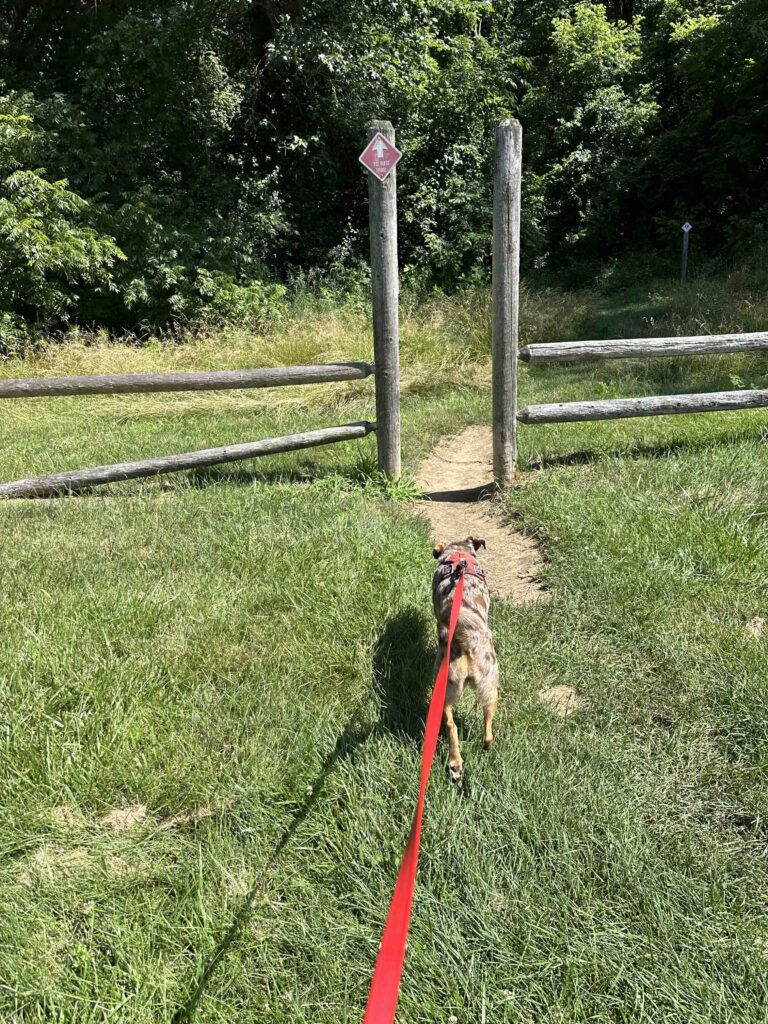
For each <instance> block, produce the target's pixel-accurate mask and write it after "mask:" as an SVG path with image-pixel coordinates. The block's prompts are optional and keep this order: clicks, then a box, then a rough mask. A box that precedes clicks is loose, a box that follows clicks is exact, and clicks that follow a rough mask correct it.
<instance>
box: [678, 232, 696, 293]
mask: <svg viewBox="0 0 768 1024" xmlns="http://www.w3.org/2000/svg"><path fill="white" fill-rule="evenodd" d="M692 227H693V224H690V223H689V222H688V221H686V222H685V224H683V262H682V264H681V266H680V280H681V281H685V280H687V278H688V235H689V234H690V232H691V228H692Z"/></svg>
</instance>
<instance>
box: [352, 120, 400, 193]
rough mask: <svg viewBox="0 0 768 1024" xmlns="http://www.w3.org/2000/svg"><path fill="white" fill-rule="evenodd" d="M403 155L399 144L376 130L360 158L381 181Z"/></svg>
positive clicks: (364, 165)
mask: <svg viewBox="0 0 768 1024" xmlns="http://www.w3.org/2000/svg"><path fill="white" fill-rule="evenodd" d="M402 155H403V154H402V153H401V152H400V150H399V149H398V148H397V146H393V145H392V143H391V142H388V141H387V140H386V139H385V138H384V136H383V135H382V134H381V132H376V134H375V135H374V136H373V138H372V139H371V141H370V142H369V143H368V145H367V146H366V147H365V149H364V150H363V152H362V153H361V154H360V156H359V157H358V160H359V161H360V163H361V164H362V165H363V167H367V168H368V170H369V171H370V172H371V174H375V175H376V177H377V178H378V179H379V181H384V179H385V178H386V177H387V175H388V174H389V173H390V172H391V170H392V168H393V167H394V166H395V164H396V163H397V161H398V160H399V159H400V157H401V156H402Z"/></svg>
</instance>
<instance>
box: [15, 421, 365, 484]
mask: <svg viewBox="0 0 768 1024" xmlns="http://www.w3.org/2000/svg"><path fill="white" fill-rule="evenodd" d="M375 429H376V424H375V423H368V422H367V421H363V422H361V423H347V424H345V425H344V426H341V427H325V428H323V429H321V430H309V431H307V432H306V433H303V434H287V435H286V436H285V437H270V438H267V439H265V440H264V441H249V442H247V443H245V444H230V445H225V446H224V447H222V448H205V449H203V450H202V451H197V452H186V453H185V454H183V455H165V456H161V457H159V458H155V459H143V460H142V461H140V462H119V463H117V464H115V465H113V466H91V467H90V468H89V469H76V470H72V471H70V472H65V473H52V474H50V475H49V476H38V477H31V478H30V479H28V480H14V481H13V483H8V484H0V498H45V497H52V496H54V495H57V494H73V493H76V492H77V491H83V490H87V489H89V488H90V487H93V486H95V485H96V484H109V483H115V482H117V481H121V480H133V479H135V478H137V477H147V476H157V475H158V474H160V473H178V472H180V471H181V470H184V469H204V468H206V467H208V466H217V465H221V464H223V463H227V462H238V461H241V460H243V459H255V458H258V457H260V456H262V455H277V454H279V453H280V452H295V451H299V450H300V449H302V448H315V447H317V446H318V445H323V444H333V443H334V442H336V441H351V440H354V439H355V438H357V437H366V436H367V435H368V434H370V432H371V431H372V430H375Z"/></svg>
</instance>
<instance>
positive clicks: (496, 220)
mask: <svg viewBox="0 0 768 1024" xmlns="http://www.w3.org/2000/svg"><path fill="white" fill-rule="evenodd" d="M522 155H523V129H522V127H521V126H520V122H519V121H516V120H515V119H514V118H509V119H508V120H506V121H501V122H500V123H499V124H498V125H497V127H496V148H495V153H494V174H493V286H492V291H493V475H494V478H495V479H496V482H497V483H498V484H499V485H500V486H501V487H507V486H509V484H511V483H512V481H513V480H514V477H515V468H516V463H517V419H516V416H517V325H518V306H519V301H520V280H519V274H520V175H521V171H522Z"/></svg>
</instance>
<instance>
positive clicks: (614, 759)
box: [0, 275, 768, 1024]
mask: <svg viewBox="0 0 768 1024" xmlns="http://www.w3.org/2000/svg"><path fill="white" fill-rule="evenodd" d="M764 284H765V282H764V281H762V280H760V279H758V278H756V277H749V276H745V275H741V276H739V275H736V276H735V277H733V278H732V279H731V280H730V281H722V282H716V281H713V282H707V283H705V284H696V283H693V284H692V285H690V286H689V287H688V288H682V287H680V286H678V285H674V284H671V283H669V282H658V283H656V284H655V285H654V286H653V287H651V288H646V289H644V290H643V289H641V288H639V287H637V288H635V289H633V290H630V291H628V292H626V293H623V294H621V295H617V296H615V297H613V298H607V297H605V296H601V295H599V294H596V293H587V292H584V293H578V294H561V293H557V292H554V291H551V292H543V293H542V292H529V293H528V294H527V295H526V308H525V311H524V316H523V335H524V340H526V341H534V340H555V339H557V338H568V337H571V338H575V337H596V336H597V337H599V336H603V337H604V336H612V335H613V336H615V335H618V334H623V335H625V336H634V335H636V334H667V333H675V332H679V333H686V332H689V331H698V330H699V329H701V330H716V329H718V328H721V327H722V328H723V329H729V328H730V329H743V330H750V329H753V330H754V329H757V328H758V327H761V326H764V325H765V323H766V322H767V321H768V300H766V299H765V289H764ZM488 335H489V316H488V306H487V298H486V297H485V296H484V295H482V294H479V293H478V294H476V295H470V296H464V297H462V298H458V299H452V300H445V299H438V298H436V299H435V300H434V301H433V302H430V303H426V304H425V305H423V306H420V307H418V308H414V309H410V310H407V312H406V315H405V317H404V325H403V376H404V401H403V427H404V435H405V436H404V450H405V456H406V461H407V463H408V464H409V465H411V466H413V465H414V464H415V462H416V461H417V460H418V458H419V456H420V455H421V454H422V453H423V452H424V451H426V450H428V449H429V448H430V447H431V446H432V445H433V444H436V443H439V439H440V437H441V436H442V435H443V434H446V433H453V432H456V431H457V430H459V429H460V428H461V427H462V426H464V425H465V424H467V423H471V422H485V421H487V419H488V415H489V413H488V408H489V398H490V391H489V387H490V374H489V362H488V345H489V341H488ZM88 341H89V339H81V341H79V342H78V341H75V342H73V343H71V344H69V345H66V346H61V347H50V348H49V349H48V350H46V351H44V352H41V353H39V354H38V355H37V356H35V357H34V358H33V359H30V360H27V361H25V362H22V361H18V360H17V361H13V360H9V361H7V362H6V364H4V365H3V366H2V368H1V369H0V372H2V374H3V375H6V376H26V375H33V374H43V373H44V374H60V373H73V372H85V373H87V372H99V371H106V370H114V371H123V372H131V371H141V370H149V369H158V368H179V369H182V368H194V367H209V366H246V365H266V364H267V363H273V364H278V363H282V362H299V361H311V360H316V359H317V360H323V359H326V358H365V357H366V356H367V355H368V353H369V335H368V325H367V320H366V317H365V315H364V313H363V312H361V311H360V310H357V309H354V308H347V309H336V308H324V307H322V306H314V307H311V308H307V309H305V310H299V311H298V312H297V313H296V314H295V315H294V316H293V317H287V318H286V321H285V322H284V323H282V324H281V325H279V326H278V327H276V328H275V330H274V331H272V332H270V334H268V335H265V336H264V337H252V336H249V335H247V334H245V333H242V332H236V331H232V332H229V333H227V334H226V335H225V336H224V337H223V338H200V339H198V340H197V341H195V342H193V343H190V344H189V345H187V346H179V347H168V346H164V345H162V344H159V343H157V344H154V345H151V346H150V347H149V348H145V349H139V348H130V347H127V346H122V345H109V344H104V343H96V344H92V343H88ZM731 378H735V379H736V383H733V381H732V379H731ZM765 380H766V363H765V361H764V360H762V359H760V358H751V359H749V360H745V359H733V358H729V359H726V358H723V359H719V358H718V359H706V360H705V359H699V360H693V359H692V360H687V361H683V362H673V363H669V362H664V363H662V362H659V363H654V364H642V363H623V364H611V363H603V364H600V363H597V364H594V365H592V366H580V367H578V368H563V367H561V368H556V369H550V370H545V371H542V370H539V369H536V370H531V371H529V370H524V371H523V378H522V381H521V387H522V392H523V394H522V399H523V401H543V400H550V401H554V400H557V399H567V398H571V397H573V398H575V397H584V398H586V397H589V396H594V395H624V394H627V395H630V394H642V393H654V392H657V393H664V392H669V391H687V390H710V389H712V390H715V389H718V388H720V387H732V386H758V385H762V386H765ZM371 409H372V390H371V386H370V383H363V384H358V385H351V384H350V385H345V384H338V385H334V386H333V387H326V388H311V389H310V388H304V389H297V390H295V391H294V390H292V389H287V390H284V391H274V392H252V393H247V392H244V393H222V394H220V395H212V394H211V395H173V396H136V397H120V398H81V399H56V400H46V401H29V402H21V401H20V402H12V403H11V402H9V403H6V404H5V405H4V407H3V410H2V411H3V419H2V422H0V439H1V440H2V445H1V448H0V478H2V479H6V480H7V479H12V478H14V477H16V476H23V475H31V474H33V473H38V472H47V471H52V470H55V469H61V468H64V467H66V466H78V465H85V464H93V463H98V462H105V461H112V460H118V459H124V458H139V457H142V456H144V455H147V456H148V455H151V454H155V453H168V452H174V451H180V450H187V449H191V448H196V447H206V446H209V445H211V444H223V443H226V442H227V441H235V440H245V439H248V438H258V437H263V436H267V435H270V434H274V433H281V432H287V431H289V430H298V429H304V428H308V427H311V426H314V425H321V424H326V423H328V424H330V423H335V422H345V421H348V420H355V419H359V418H363V417H365V416H368V415H369V414H370V412H371ZM767 426H768V417H767V416H766V414H765V413H764V412H747V413H727V414H720V415H718V416H709V417H704V416H700V417H668V418H665V419H648V420H637V421H624V422H615V423H608V424H580V425H579V424H577V425H562V426H552V427H538V428H527V429H525V428H524V429H523V431H522V437H521V442H522V455H521V465H522V474H521V479H522V482H523V486H522V487H520V488H519V489H516V490H514V491H512V492H511V493H510V494H509V495H508V496H507V498H506V501H505V507H506V512H507V514H508V515H509V516H510V517H512V518H514V519H515V520H516V521H517V522H518V523H519V525H520V527H521V528H522V529H526V530H529V531H535V532H536V533H537V534H538V536H539V537H540V538H541V540H542V543H543V545H544V547H545V551H546V554H547V558H548V562H547V569H546V580H547V584H548V586H549V589H550V592H551V599H550V600H549V602H548V603H546V604H543V605H540V606H536V607H527V608H519V607H513V606H509V605H506V604H504V603H503V602H499V603H497V605H496V607H495V609H494V630H495V636H496V641H497V647H498V652H499V657H500V661H501V668H502V682H503V700H502V705H501V709H500V712H499V716H498V729H497V736H498V739H497V745H496V747H495V748H494V750H493V751H492V752H491V753H490V754H488V755H483V754H482V752H481V751H480V737H481V723H480V722H479V721H478V718H477V715H476V714H475V712H474V710H473V707H472V704H471V702H470V703H468V704H467V706H466V707H465V708H463V710H462V714H461V721H460V729H461V730H462V732H463V735H464V752H465V758H466V761H467V764H468V781H467V784H466V785H465V786H464V788H462V789H461V790H458V789H455V788H452V787H451V786H450V785H449V784H448V783H447V782H446V781H445V779H444V777H443V775H442V773H441V772H440V771H436V773H435V777H434V779H433V782H432V785H431V788H430V793H429V798H428V810H427V815H426V823H425V836H424V847H423V853H422V864H421V868H420V874H419V881H418V887H417V902H416V907H415V914H414V922H413V926H412V933H411V940H410V943H409V952H408V958H407V962H406V973H405V978H404V984H403V992H402V997H401V1002H400V1011H399V1019H400V1020H401V1021H403V1022H406V1021H407V1022H409V1024H432V1022H440V1021H446V1022H447V1021H448V1020H449V1018H450V1017H451V1016H452V1015H453V1016H455V1017H456V1018H458V1021H459V1022H461V1024H465V1022H467V1024H468V1022H473V1024H474V1022H478V1024H479V1022H480V1021H486V1020H487V1021H504V1022H510V1024H524V1022H525V1024H527V1022H536V1024H543V1022H552V1024H554V1022H569V1024H571V1022H572V1024H587V1022H589V1024H592V1022H600V1024H624V1022H633V1024H634V1022H647V1024H660V1022H664V1024H689V1022H701V1024H703V1022H707V1024H709V1022H718V1024H763V1022H764V1021H765V1020H766V1019H768V985H767V983H766V976H768V971H767V970H766V968H768V963H767V962H766V961H767V960H768V920H767V918H766V912H765V906H766V899H767V898H768V885H767V884H766V877H767V876H766V861H765V849H766V839H768V833H767V831H766V815H767V814H768V801H767V800H766V781H767V779H766V775H767V770H768V761H767V760H766V753H765V751H766V749H768V747H767V746H766V738H767V734H768V692H767V691H766V685H765V680H766V678H767V677H768V636H766V635H763V636H760V635H754V634H755V633H757V634H759V633H760V625H759V620H760V619H765V618H768V611H767V610H766V593H768V590H767V588H766V583H767V582H768V580H767V578H766V577H767V576H768V536H767V535H766V518H767V517H768V497H767V495H768V454H767V453H766V446H765V432H766V427H767ZM373 448H374V443H373V441H372V439H367V440H366V441H364V442H355V443H353V444H349V445H340V446H333V447H331V448H328V449H318V450H315V451H310V452H304V453H297V454H294V455H290V456H281V457H277V458H274V459H270V460H262V461H261V462H258V463H257V462H254V463H246V464H244V465H242V466H240V467H226V468H222V469H221V470H209V471H206V472H204V473H198V474H181V475H178V476H174V477H169V478H167V479H166V480H164V481H160V480H155V481H147V482H132V483H129V484H124V485H115V486H112V487H110V488H103V489H101V490H99V491H98V493H97V492H94V494H93V495H92V496H88V497H80V498H72V499H65V500H59V501H50V502H27V503H23V502H15V503H8V504H6V505H4V506H2V507H1V508H0V524H1V525H2V538H3V559H2V591H3V598H4V600H3V602H2V605H1V606H0V636H1V637H2V644H0V720H1V722H2V740H3V742H2V747H1V748H0V750H1V751H2V752H1V753H0V779H1V780H2V785H0V874H1V875H2V881H1V882H0V1019H1V1020H3V1021H9V1022H14V1024H15V1022H20V1024H28V1022H46V1024H48V1022H61V1024H63V1022H67V1024H71V1022H76V1024H86V1022H88V1024H90V1022H102V1021H122V1022H130V1024H150V1022H151V1024H156V1022H158V1021H164V1022H168V1024H170V1022H172V1021H176V1022H182V1021H185V1020H192V1019H193V1020H195V1021H198V1022H201V1024H213V1022H216V1024H223V1022H225V1021H226V1022H231V1021H235V1020H237V1021H238V1022H244V1024H251V1022H253V1024H256V1022H259V1024H261V1022H273V1021H274V1022H291V1024H303V1022H310V1021H311V1022H313V1024H332V1022H333V1024H336V1022H352V1021H358V1020H359V1019H360V1017H361V1008H362V1006H363V1004H364V1000H365V994H366V991H367V985H368V982H369V980H370V972H371V969H372V965H373V961H374V957H375V953H376V948H377V943H378V939H379V934H380V927H381V924H382V921H383V916H384V913H385V908H386V905H387V901H388V899H389V895H390V892H391V888H392V884H393V881H394V877H395V873H396V870H397V863H398V859H399V856H400V853H401V850H402V846H403V842H404V838H405V835H406V832H407V828H408V824H409V819H410V815H411V812H412V807H413V799H414V795H415V783H416V771H417V764H418V752H419V738H420V734H421V720H422V716H423V711H424V706H425V701H426V699H427V697H428V691H429V682H430V679H429V671H430V666H431V658H432V642H433V641H432V634H433V624H432V620H431V613H430V610H429V581H430V574H431V570H432V560H431V557H430V545H429V542H428V536H427V531H426V528H425V526H424V525H423V523H422V522H421V521H420V520H419V519H418V518H417V517H416V516H415V515H414V514H413V510H412V508H411V507H410V506H409V505H408V504H407V503H403V502H397V501H391V500H387V499H386V497H385V496H383V495H382V494H381V492H380V491H378V490H377V489H376V488H374V487H371V486H368V485H366V481H367V480H368V479H369V477H370V472H371V468H372V465H373V461H372V453H373ZM552 684H568V685H572V686H574V687H575V688H576V689H577V690H578V691H579V693H580V694H581V695H582V696H583V697H584V699H585V706H584V708H583V709H582V710H581V711H579V712H578V713H577V714H575V715H574V716H573V717H571V718H569V719H566V720H561V719H558V718H556V717H555V716H553V715H552V714H551V713H550V712H549V711H547V709H546V708H545V707H544V706H543V705H542V704H541V702H540V701H539V699H538V696H537V694H538V691H539V689H540V688H541V687H542V686H547V685H552ZM439 759H440V760H441V761H444V760H445V751H444V750H442V748H441V750H440V752H439ZM118 811H124V812H126V813H125V814H124V815H123V816H121V815H120V814H119V813H116V812H118Z"/></svg>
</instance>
